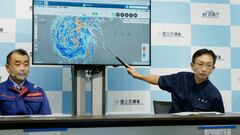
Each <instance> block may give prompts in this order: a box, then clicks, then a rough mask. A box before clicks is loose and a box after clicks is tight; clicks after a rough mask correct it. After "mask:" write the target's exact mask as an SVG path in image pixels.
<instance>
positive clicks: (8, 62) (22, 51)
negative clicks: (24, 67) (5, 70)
mask: <svg viewBox="0 0 240 135" xmlns="http://www.w3.org/2000/svg"><path fill="white" fill-rule="evenodd" d="M14 53H17V54H20V55H23V56H24V55H27V56H28V59H30V57H29V55H28V53H27V51H25V50H24V49H15V50H13V51H11V52H10V53H9V54H8V55H7V60H6V64H10V61H11V56H12V54H14Z"/></svg>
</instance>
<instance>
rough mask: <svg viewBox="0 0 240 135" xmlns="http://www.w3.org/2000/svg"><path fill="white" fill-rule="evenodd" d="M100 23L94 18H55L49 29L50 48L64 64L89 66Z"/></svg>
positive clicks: (99, 20) (98, 19)
mask: <svg viewBox="0 0 240 135" xmlns="http://www.w3.org/2000/svg"><path fill="white" fill-rule="evenodd" d="M102 22H103V20H102V19H100V18H96V17H86V16H80V17H79V16H57V17H56V18H55V19H54V20H53V21H52V23H51V27H50V42H51V47H52V48H53V50H54V51H55V52H56V53H57V55H58V56H59V57H61V60H64V61H63V62H64V63H71V64H74V63H83V64H91V63H92V60H93V56H94V49H95V46H96V42H97V40H96V36H95V34H96V32H98V33H100V34H101V27H100V24H101V23H102Z"/></svg>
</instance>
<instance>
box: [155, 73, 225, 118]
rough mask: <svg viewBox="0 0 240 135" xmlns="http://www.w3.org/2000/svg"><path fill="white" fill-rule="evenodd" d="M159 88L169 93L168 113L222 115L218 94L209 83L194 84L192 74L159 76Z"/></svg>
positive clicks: (220, 100) (221, 105) (220, 99)
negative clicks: (170, 102) (170, 98)
mask: <svg viewBox="0 0 240 135" xmlns="http://www.w3.org/2000/svg"><path fill="white" fill-rule="evenodd" d="M159 87H160V88H161V89H163V90H166V91H168V92H170V93H171V96H172V106H171V108H170V110H169V113H176V112H186V111H216V112H222V113H224V106H223V101H222V97H221V94H220V92H219V91H218V89H217V88H216V87H215V86H214V85H213V84H212V83H211V82H210V81H209V80H206V81H204V82H202V83H201V84H196V82H195V79H194V73H191V72H179V73H177V74H172V75H166V76H161V77H160V79H159Z"/></svg>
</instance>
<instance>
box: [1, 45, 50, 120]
mask: <svg viewBox="0 0 240 135" xmlns="http://www.w3.org/2000/svg"><path fill="white" fill-rule="evenodd" d="M29 62H30V58H29V55H28V54H27V52H26V51H25V50H23V49H16V50H13V51H12V52H10V53H9V54H8V55H7V61H6V65H5V67H6V70H7V72H8V73H9V77H8V79H7V80H6V81H5V82H2V83H0V115H33V114H43V115H47V114H51V110H50V107H49V103H48V99H47V96H46V94H45V93H44V91H43V90H42V88H40V87H39V86H37V85H35V84H32V83H31V82H29V81H27V80H26V78H27V75H28V73H29Z"/></svg>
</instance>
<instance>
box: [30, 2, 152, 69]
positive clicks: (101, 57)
mask: <svg viewBox="0 0 240 135" xmlns="http://www.w3.org/2000/svg"><path fill="white" fill-rule="evenodd" d="M150 9H151V5H150V0H33V64H43V65H45V64H56V65H65V64H80V65H115V66H116V65H121V63H120V62H119V61H118V60H117V59H116V58H115V57H114V56H117V57H118V58H120V59H121V60H122V61H124V62H125V63H127V64H129V65H150V56H151V54H150V51H151V50H150V49H151V48H150V39H151V36H150V24H151V22H150Z"/></svg>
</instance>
